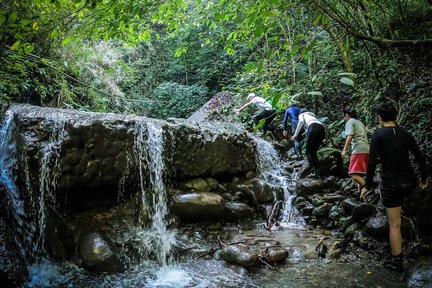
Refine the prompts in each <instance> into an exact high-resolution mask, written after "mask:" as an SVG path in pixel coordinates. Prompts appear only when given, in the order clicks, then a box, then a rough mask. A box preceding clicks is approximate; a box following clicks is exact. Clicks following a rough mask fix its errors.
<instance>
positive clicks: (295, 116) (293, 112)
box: [283, 101, 302, 159]
mask: <svg viewBox="0 0 432 288" xmlns="http://www.w3.org/2000/svg"><path fill="white" fill-rule="evenodd" d="M297 105H298V104H297V102H295V101H291V103H290V105H289V106H288V108H287V109H286V110H285V114H284V120H283V129H284V131H283V136H285V137H286V136H287V135H288V130H287V122H288V119H290V122H291V134H292V135H294V133H295V131H296V129H297V124H298V122H299V114H300V107H298V106H297ZM300 140H301V139H300V136H298V137H296V138H295V139H294V152H295V153H296V154H297V156H298V157H299V158H300V159H301V158H302V153H301V147H300Z"/></svg>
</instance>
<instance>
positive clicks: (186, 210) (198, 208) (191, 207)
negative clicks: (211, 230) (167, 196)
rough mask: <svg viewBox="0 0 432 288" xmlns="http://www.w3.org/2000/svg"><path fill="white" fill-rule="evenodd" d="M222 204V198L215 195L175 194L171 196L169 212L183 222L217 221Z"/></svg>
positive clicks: (206, 193) (207, 193) (205, 193)
mask: <svg viewBox="0 0 432 288" xmlns="http://www.w3.org/2000/svg"><path fill="white" fill-rule="evenodd" d="M223 204H224V203H223V198H222V196H220V195H218V194H215V193H209V192H200V193H198V192H185V193H177V194H175V195H174V196H173V199H172V205H171V211H172V213H173V214H175V215H177V216H178V217H179V218H180V219H182V220H185V221H218V220H219V219H220V218H221V214H222V210H223Z"/></svg>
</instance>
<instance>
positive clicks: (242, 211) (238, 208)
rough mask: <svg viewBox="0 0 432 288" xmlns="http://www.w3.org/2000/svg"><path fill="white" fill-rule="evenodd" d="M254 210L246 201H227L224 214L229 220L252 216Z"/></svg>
mask: <svg viewBox="0 0 432 288" xmlns="http://www.w3.org/2000/svg"><path fill="white" fill-rule="evenodd" d="M253 213H254V210H253V209H252V208H251V207H249V206H248V205H247V204H245V203H239V202H225V205H224V209H223V213H222V216H223V218H224V219H226V220H229V221H235V220H239V219H243V218H249V217H252V216H253Z"/></svg>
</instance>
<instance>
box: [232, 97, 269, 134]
mask: <svg viewBox="0 0 432 288" xmlns="http://www.w3.org/2000/svg"><path fill="white" fill-rule="evenodd" d="M247 100H248V102H247V103H246V104H244V105H243V106H242V107H241V108H239V109H234V111H235V112H240V111H242V110H243V109H245V108H246V107H248V106H250V105H251V104H255V105H256V106H257V108H258V109H259V110H260V113H259V114H257V115H255V116H253V117H252V120H253V121H254V123H255V125H258V123H259V122H260V121H261V120H262V119H265V121H264V124H263V126H262V128H263V133H264V135H265V134H266V133H267V131H268V130H272V129H271V128H270V123H271V122H272V121H273V119H274V118H275V117H276V110H275V109H274V108H273V107H272V105H271V104H270V102H268V101H267V100H266V99H264V98H262V97H258V96H256V95H255V93H249V95H248V97H247Z"/></svg>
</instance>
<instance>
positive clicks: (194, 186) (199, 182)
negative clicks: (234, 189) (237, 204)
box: [178, 178, 217, 192]
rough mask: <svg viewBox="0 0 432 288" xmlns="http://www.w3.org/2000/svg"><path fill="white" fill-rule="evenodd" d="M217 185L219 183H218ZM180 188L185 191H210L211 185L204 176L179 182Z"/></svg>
mask: <svg viewBox="0 0 432 288" xmlns="http://www.w3.org/2000/svg"><path fill="white" fill-rule="evenodd" d="M216 186H217V183H216ZM178 188H179V189H180V190H185V191H198V192H210V190H211V187H210V185H208V183H207V181H205V180H204V179H202V178H193V179H189V180H184V181H182V182H180V183H179V186H178Z"/></svg>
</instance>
